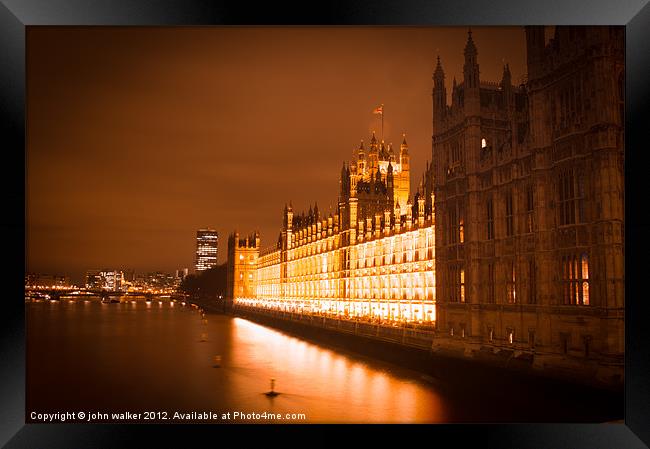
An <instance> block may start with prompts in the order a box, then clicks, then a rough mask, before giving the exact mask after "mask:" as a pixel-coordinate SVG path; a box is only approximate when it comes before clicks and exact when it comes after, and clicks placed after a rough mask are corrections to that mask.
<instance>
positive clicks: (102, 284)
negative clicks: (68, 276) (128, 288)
mask: <svg viewBox="0 0 650 449" xmlns="http://www.w3.org/2000/svg"><path fill="white" fill-rule="evenodd" d="M86 288H87V289H91V290H107V291H114V292H117V291H122V290H125V281H124V273H123V272H122V271H115V270H101V271H100V270H88V271H87V272H86Z"/></svg>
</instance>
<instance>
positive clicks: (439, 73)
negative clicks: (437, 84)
mask: <svg viewBox="0 0 650 449" xmlns="http://www.w3.org/2000/svg"><path fill="white" fill-rule="evenodd" d="M444 78H445V71H444V70H443V69H442V64H441V63H440V55H438V57H437V63H436V70H435V71H434V72H433V79H434V80H438V79H440V80H442V79H444Z"/></svg>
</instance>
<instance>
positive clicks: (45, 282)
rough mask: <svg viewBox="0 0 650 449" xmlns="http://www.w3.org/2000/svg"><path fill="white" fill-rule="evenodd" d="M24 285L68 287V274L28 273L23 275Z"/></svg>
mask: <svg viewBox="0 0 650 449" xmlns="http://www.w3.org/2000/svg"><path fill="white" fill-rule="evenodd" d="M25 286H27V287H70V286H72V284H71V283H70V278H69V277H68V276H57V275H51V274H38V273H28V274H27V275H25Z"/></svg>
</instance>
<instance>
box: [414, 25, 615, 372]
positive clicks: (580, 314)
mask: <svg viewBox="0 0 650 449" xmlns="http://www.w3.org/2000/svg"><path fill="white" fill-rule="evenodd" d="M623 33H624V29H623V28H622V27H556V28H555V34H554V37H553V38H552V39H551V40H550V41H549V42H548V43H547V42H546V39H545V29H544V27H528V28H526V41H527V66H528V74H527V80H526V82H525V84H524V83H522V84H521V85H519V86H516V85H513V83H512V81H511V75H510V70H509V68H508V66H507V65H506V66H505V67H504V71H503V77H502V79H501V81H500V82H498V83H488V82H484V81H482V80H480V79H479V65H478V59H477V56H478V51H477V47H476V45H475V44H474V42H473V39H472V36H471V32H470V34H469V37H468V40H467V44H466V47H465V65H464V79H463V81H462V82H461V83H460V84H456V82H455V80H454V83H453V86H452V99H451V104H450V105H449V104H448V103H447V99H446V93H445V83H444V72H443V69H442V64H441V62H440V60H438V64H437V67H436V69H435V72H434V76H433V78H434V83H433V84H434V88H433V100H434V101H433V116H434V120H433V130H434V134H433V157H432V166H431V173H430V174H429V176H428V177H427V179H429V180H430V182H429V183H428V184H427V191H433V192H434V193H435V196H434V197H435V218H436V221H437V223H439V224H440V230H441V232H438V233H436V249H437V254H436V267H437V269H438V289H437V300H438V302H437V318H438V321H437V334H438V335H439V336H438V337H437V338H436V344H437V345H438V346H439V347H440V348H457V349H458V350H459V351H464V352H465V354H470V353H473V354H485V353H492V354H494V353H499V352H501V351H505V352H504V353H510V354H514V355H515V356H526V357H529V358H532V359H533V364H534V366H538V367H543V368H545V369H557V370H563V371H565V372H569V371H575V372H576V373H580V374H579V375H589V376H594V377H596V378H600V379H603V380H605V381H607V380H609V381H612V382H617V381H618V382H620V381H622V370H623V354H624V320H623V311H624V270H623V261H624V259H623V244H624V240H623V229H624V228H623V220H624V215H623V192H624V180H623V131H624V129H623V128H624V117H623V110H624V109H623V108H624V105H623V101H624V85H623V80H624V39H623Z"/></svg>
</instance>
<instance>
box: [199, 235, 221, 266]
mask: <svg viewBox="0 0 650 449" xmlns="http://www.w3.org/2000/svg"><path fill="white" fill-rule="evenodd" d="M218 246H219V234H218V233H217V231H215V230H213V229H199V230H198V231H196V265H195V269H196V272H200V271H204V270H208V269H210V268H212V267H214V266H216V265H217V248H218Z"/></svg>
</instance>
